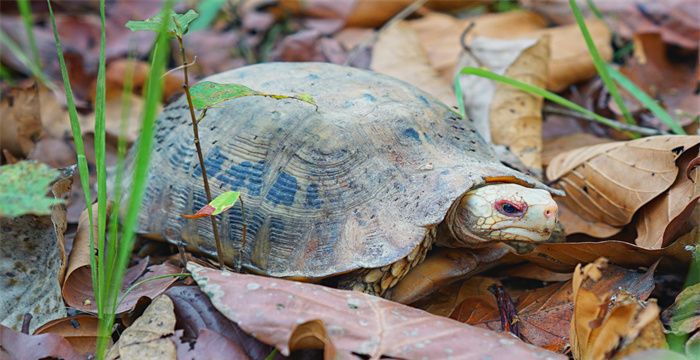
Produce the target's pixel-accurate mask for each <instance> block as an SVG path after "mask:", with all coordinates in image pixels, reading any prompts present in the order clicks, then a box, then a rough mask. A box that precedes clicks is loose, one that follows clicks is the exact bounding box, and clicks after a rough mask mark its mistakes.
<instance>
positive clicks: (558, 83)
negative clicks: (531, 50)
mask: <svg viewBox="0 0 700 360" xmlns="http://www.w3.org/2000/svg"><path fill="white" fill-rule="evenodd" d="M586 26H587V27H588V31H589V32H590V34H591V37H592V38H593V42H594V43H595V46H596V49H598V52H599V53H600V56H601V57H602V58H603V59H604V60H605V61H610V59H612V54H613V50H612V46H611V45H610V37H611V34H610V30H609V28H608V26H607V25H606V24H605V22H603V21H602V20H598V19H588V20H586ZM532 35H540V36H541V35H549V37H550V44H549V46H550V57H549V64H548V68H549V75H548V76H547V89H548V90H551V91H562V90H564V89H566V87H567V86H569V85H571V84H575V83H577V82H579V81H582V80H586V79H590V78H592V77H594V76H595V75H596V74H597V71H596V69H595V65H594V64H593V58H592V57H591V56H590V53H589V51H588V47H587V46H586V42H585V40H584V38H583V36H582V35H581V30H580V29H579V27H578V25H576V24H572V25H568V26H559V27H554V28H549V29H543V30H538V31H535V32H534V33H533V34H532ZM532 35H529V36H532Z"/></svg>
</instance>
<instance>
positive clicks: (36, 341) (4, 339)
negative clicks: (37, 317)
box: [0, 325, 85, 360]
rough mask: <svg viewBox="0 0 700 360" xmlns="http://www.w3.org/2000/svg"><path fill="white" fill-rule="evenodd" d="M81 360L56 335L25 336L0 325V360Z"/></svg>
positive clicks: (69, 346) (62, 339) (67, 344)
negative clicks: (55, 359)
mask: <svg viewBox="0 0 700 360" xmlns="http://www.w3.org/2000/svg"><path fill="white" fill-rule="evenodd" d="M54 358H57V359H63V360H82V359H85V358H84V357H83V356H81V355H80V354H79V353H78V352H77V351H75V349H73V347H72V346H71V344H70V343H69V342H68V341H66V339H64V338H63V337H61V336H59V335H56V334H41V335H27V334H23V333H21V332H18V331H14V330H12V329H10V328H8V327H6V326H4V325H0V359H13V360H14V359H54Z"/></svg>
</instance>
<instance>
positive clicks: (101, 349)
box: [96, 0, 173, 358]
mask: <svg viewBox="0 0 700 360" xmlns="http://www.w3.org/2000/svg"><path fill="white" fill-rule="evenodd" d="M172 7H173V1H172V0H168V1H166V2H165V5H164V10H163V11H164V13H170V12H171V11H172ZM169 20H170V19H169V18H168V17H164V18H163V21H162V22H161V24H160V25H161V26H160V28H159V31H158V37H157V40H156V45H155V48H154V50H153V51H152V53H151V71H150V74H149V77H148V82H147V84H146V100H145V104H144V108H143V117H142V122H141V124H142V125H141V126H142V128H141V134H140V136H139V139H138V141H137V143H136V156H135V159H134V163H135V165H134V172H133V175H132V176H133V178H132V182H131V193H130V196H129V198H128V202H127V207H126V211H125V216H124V219H123V228H122V237H121V239H120V240H121V241H120V243H119V249H118V253H117V254H116V255H117V260H116V266H115V269H114V271H113V275H112V276H113V277H112V281H111V284H110V285H112V286H110V287H109V288H108V289H107V299H108V301H109V305H108V307H109V309H110V311H108V314H107V315H108V316H107V321H106V322H105V325H104V327H103V326H102V325H101V328H104V329H108V330H109V329H111V328H112V324H113V323H114V318H115V312H116V309H117V304H118V299H119V293H120V291H121V286H120V285H121V283H122V281H123V280H124V274H125V273H126V268H127V266H128V264H129V258H130V256H131V251H132V249H133V247H134V232H135V229H136V225H137V222H138V215H139V211H140V207H141V200H142V199H143V195H144V192H145V190H146V181H147V180H148V164H149V162H150V157H151V150H152V147H153V135H154V131H155V121H156V115H157V111H158V105H159V103H160V99H161V96H162V90H163V88H162V85H163V84H162V79H161V77H162V75H163V74H164V73H165V64H166V62H167V60H168V55H169V54H170V51H169V36H168V25H169V23H170V21H169ZM116 211H119V210H118V209H117V210H116ZM107 345H108V342H107V339H106V338H104V337H98V343H97V352H96V353H97V356H98V358H104V354H105V351H106V349H107Z"/></svg>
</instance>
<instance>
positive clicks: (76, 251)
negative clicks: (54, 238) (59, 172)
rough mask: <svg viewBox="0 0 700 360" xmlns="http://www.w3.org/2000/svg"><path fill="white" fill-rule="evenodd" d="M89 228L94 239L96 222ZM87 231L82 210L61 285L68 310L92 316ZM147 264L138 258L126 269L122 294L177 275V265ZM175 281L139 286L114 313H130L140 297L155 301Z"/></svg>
mask: <svg viewBox="0 0 700 360" xmlns="http://www.w3.org/2000/svg"><path fill="white" fill-rule="evenodd" d="M93 213H95V214H96V213H97V203H95V204H93ZM108 213H109V208H108ZM93 227H94V228H93V229H92V230H93V233H94V234H95V237H97V235H96V233H97V222H95V223H94V224H93ZM88 231H90V225H89V222H88V215H87V210H86V211H83V213H82V214H81V215H80V221H79V222H78V230H77V233H76V235H75V240H73V248H72V249H71V253H70V257H69V258H68V270H67V272H66V277H65V280H64V282H63V287H62V293H63V299H64V300H65V302H66V304H68V305H70V306H71V307H74V308H76V309H78V310H81V311H86V312H91V313H96V312H97V308H96V304H95V297H94V293H93V288H92V278H91V273H90V256H91V251H90V238H89V233H88ZM148 261H149V259H148V258H145V259H140V260H139V261H137V262H136V264H134V265H132V266H131V267H129V268H128V269H127V271H126V274H125V275H124V282H123V285H122V291H124V290H126V289H127V288H128V287H129V286H130V285H131V284H133V283H135V282H137V281H140V280H145V279H148V278H151V277H155V276H159V275H167V274H176V273H179V272H180V269H179V268H178V267H177V266H175V265H173V264H171V263H169V262H165V263H163V264H160V265H151V266H148ZM176 280H177V277H174V276H173V277H165V278H162V279H157V280H153V281H147V282H145V283H142V284H141V285H139V286H137V287H136V288H134V289H133V290H132V291H131V292H129V293H128V294H127V295H126V297H123V298H121V297H120V299H121V302H120V303H119V306H117V313H118V314H120V313H123V312H126V311H129V310H132V309H133V308H134V306H136V304H137V302H138V300H139V299H140V298H141V297H144V296H145V297H148V298H155V297H156V296H158V295H160V294H161V293H163V292H164V291H165V290H167V289H168V287H170V285H171V284H172V283H174V282H175V281H176ZM120 296H122V295H120Z"/></svg>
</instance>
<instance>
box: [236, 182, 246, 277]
mask: <svg viewBox="0 0 700 360" xmlns="http://www.w3.org/2000/svg"><path fill="white" fill-rule="evenodd" d="M238 202H239V203H240V204H241V231H242V232H243V234H242V235H241V250H239V251H238V263H237V264H236V271H238V272H241V266H242V265H243V250H245V244H246V234H247V233H248V226H247V225H246V219H245V207H244V206H243V194H241V195H240V196H239V197H238Z"/></svg>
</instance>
